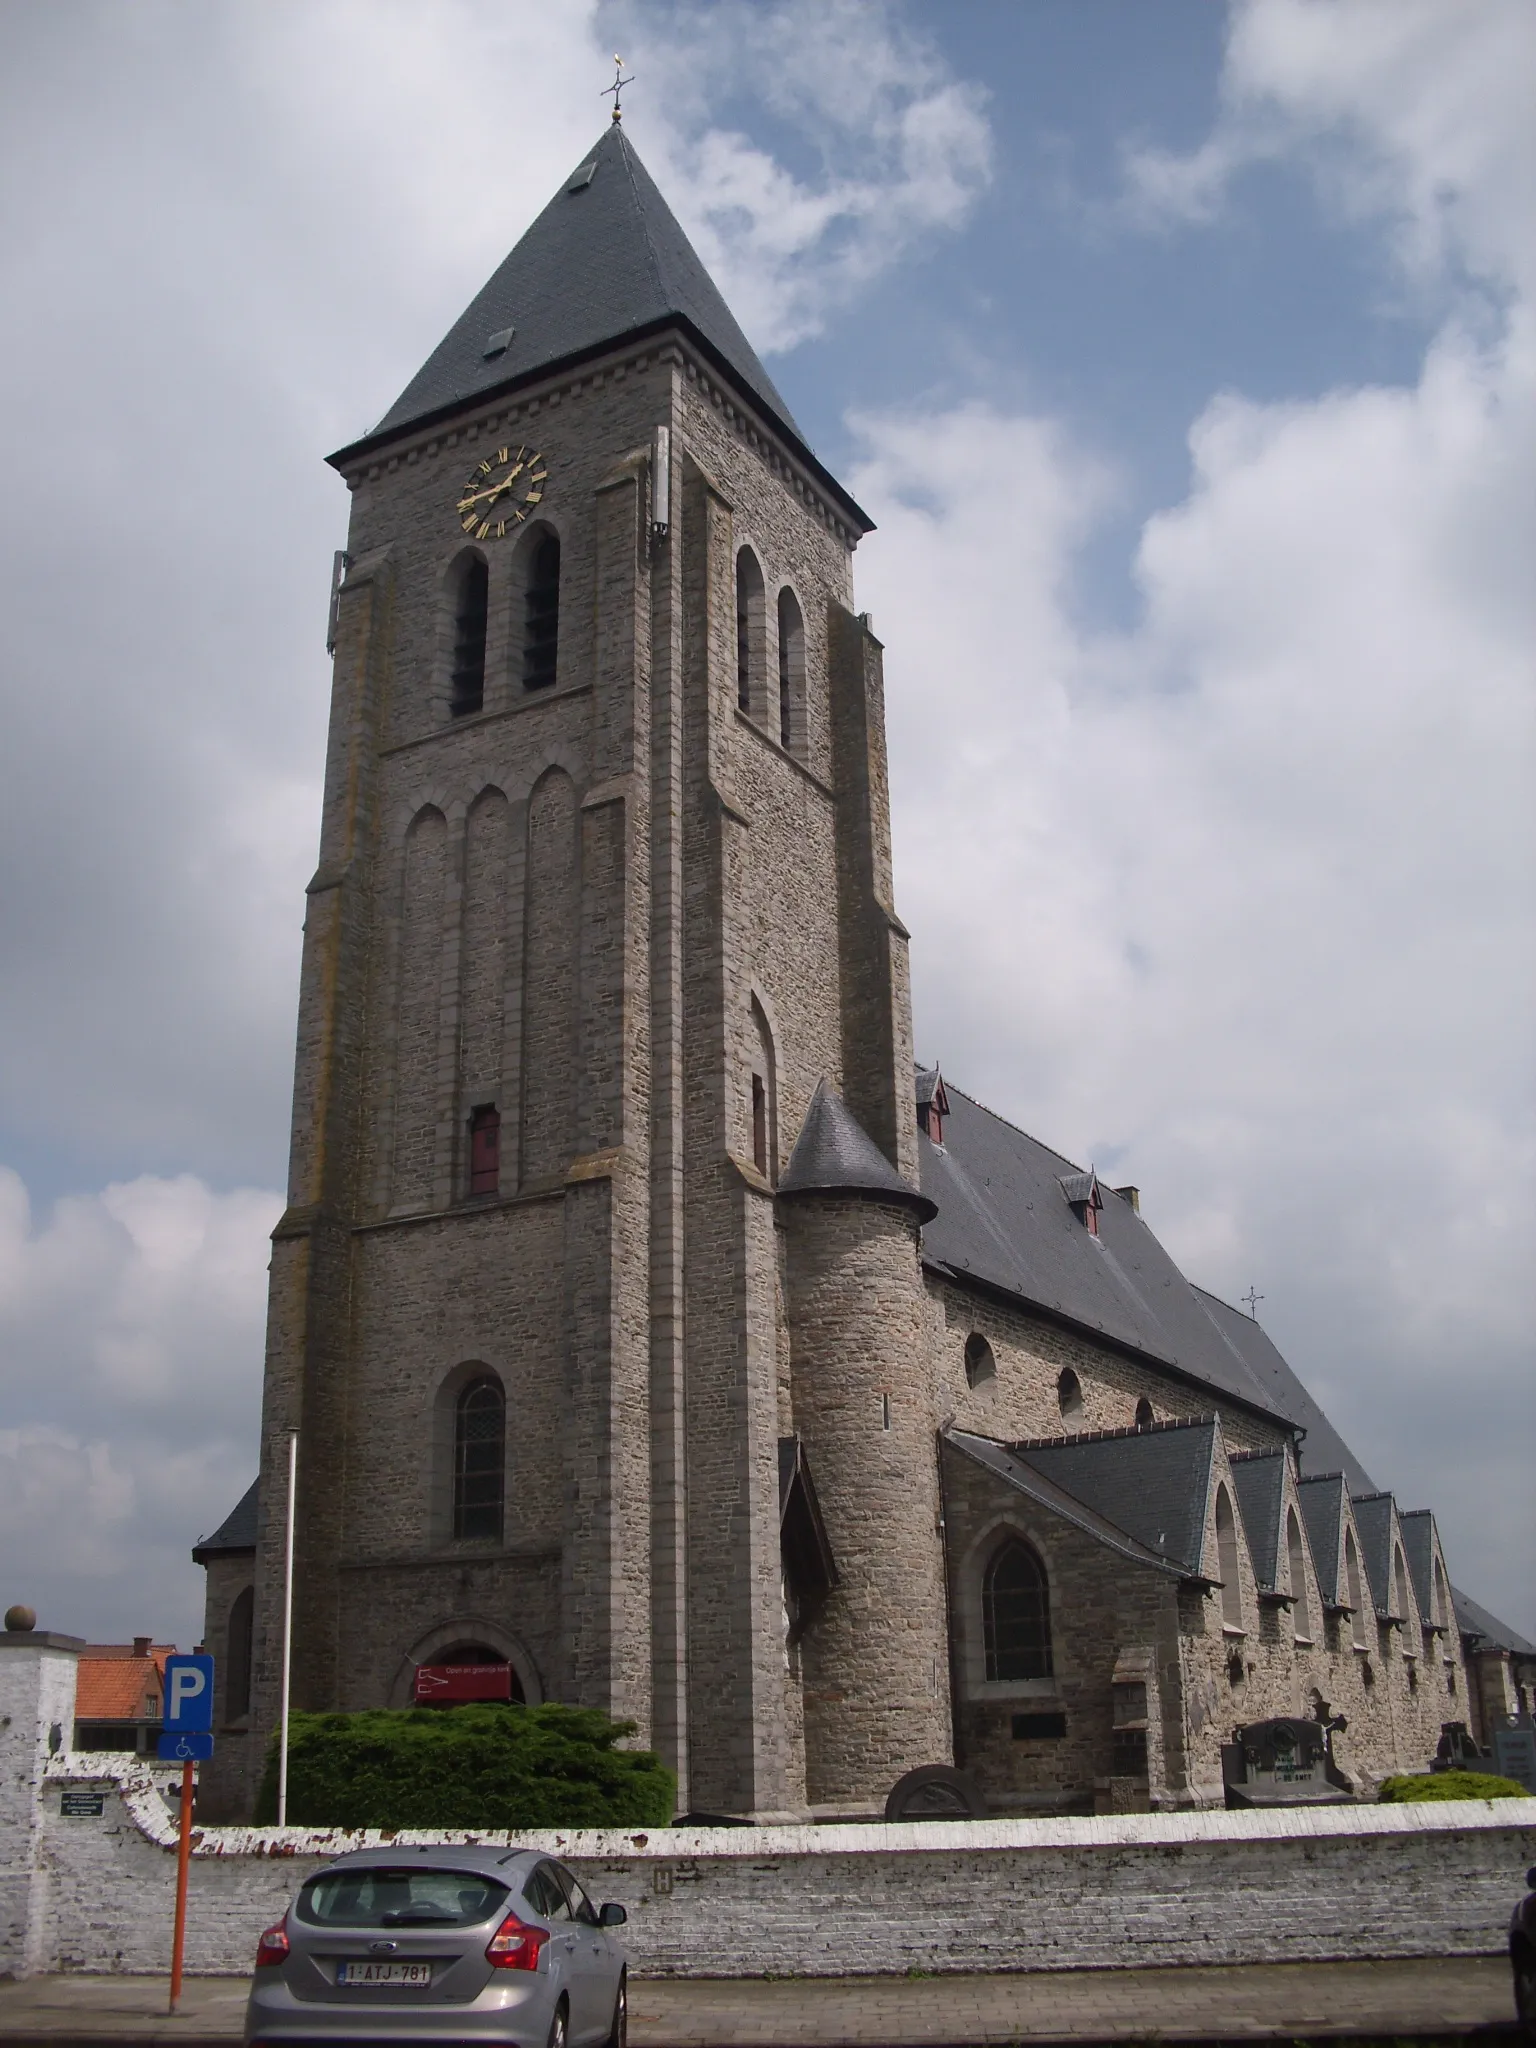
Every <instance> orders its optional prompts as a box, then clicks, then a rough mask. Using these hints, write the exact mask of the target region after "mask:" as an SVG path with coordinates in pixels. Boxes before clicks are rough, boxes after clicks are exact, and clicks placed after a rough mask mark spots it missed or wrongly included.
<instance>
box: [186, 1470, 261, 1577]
mask: <svg viewBox="0 0 1536 2048" xmlns="http://www.w3.org/2000/svg"><path fill="white" fill-rule="evenodd" d="M260 1497H261V1481H260V1480H259V1479H253V1480H252V1481H251V1483H250V1485H249V1486H248V1487H247V1488H246V1489H245V1492H244V1493H242V1494H241V1496H240V1498H239V1500H238V1501H236V1503H235V1505H234V1506H233V1507H232V1508H231V1509H230V1511H229V1513H228V1514H227V1515H226V1516H225V1517H224V1519H223V1521H222V1522H220V1524H219V1526H218V1528H217V1529H215V1530H214V1532H213V1534H212V1535H211V1536H205V1537H204V1538H203V1540H202V1541H201V1542H200V1543H199V1544H198V1546H197V1548H196V1549H195V1550H194V1551H193V1553H192V1561H193V1563H194V1564H206V1563H207V1561H208V1559H209V1558H210V1557H217V1556H219V1555H220V1554H221V1553H223V1552H226V1551H231V1550H254V1549H255V1548H256V1509H257V1505H258V1503H259V1500H260Z"/></svg>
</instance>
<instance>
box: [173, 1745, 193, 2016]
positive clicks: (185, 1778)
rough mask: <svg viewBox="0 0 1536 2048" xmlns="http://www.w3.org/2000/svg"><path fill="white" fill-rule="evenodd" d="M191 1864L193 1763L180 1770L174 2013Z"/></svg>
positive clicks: (190, 1762)
mask: <svg viewBox="0 0 1536 2048" xmlns="http://www.w3.org/2000/svg"><path fill="white" fill-rule="evenodd" d="M191 1863H192V1759H191V1758H190V1757H188V1758H187V1760H186V1762H185V1763H184V1764H183V1765H182V1767H181V1839H180V1841H179V1842H178V1843H177V1844H176V1931H175V1933H174V1934H173V1935H172V1936H171V2011H172V2012H174V2011H175V2010H176V2008H177V2006H178V2005H179V2004H180V2002H181V1960H182V1955H183V1952H184V1951H185V1949H186V1945H187V1873H188V1870H189V1869H190V1868H191Z"/></svg>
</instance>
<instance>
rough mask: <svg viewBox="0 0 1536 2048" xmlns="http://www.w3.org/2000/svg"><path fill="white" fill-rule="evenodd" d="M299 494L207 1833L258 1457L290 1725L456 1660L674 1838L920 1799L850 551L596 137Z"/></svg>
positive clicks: (931, 1515) (917, 1535)
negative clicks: (260, 1273)
mask: <svg viewBox="0 0 1536 2048" xmlns="http://www.w3.org/2000/svg"><path fill="white" fill-rule="evenodd" d="M331 460H332V462H333V464H334V466H335V467H336V469H337V470H338V471H339V472H340V473H341V474H342V475H343V476H344V477H345V479H346V481H347V485H348V488H349V490H350V492H351V494H352V511H351V525H350V531H349V536H348V542H347V549H346V554H345V557H344V560H343V561H342V562H341V563H340V564H339V565H338V582H337V588H336V592H335V598H334V605H333V620H332V639H333V642H334V655H335V670H334V684H333V697H332V709H331V723H330V738H329V753H328V762H327V770H326V780H325V796H324V815H323V824H322V832H321V848H320V861H319V866H318V869H317V872H316V874H315V876H314V879H313V881H312V882H311V883H310V885H309V890H308V910H307V918H306V925H305V944H304V962H303V980H302V992H301V999H300V1015H299V1032H298V1054H297V1067H296V1077H295V1089H294V1120H293V1134H292V1164H291V1178H290V1186H289V1205H288V1208H287V1211H286V1213H285V1214H284V1216H283V1218H282V1220H281V1222H280V1223H279V1225H278V1227H277V1229H276V1231H275V1233H274V1243H273V1260H272V1279H271V1302H270V1319H269V1333H268V1352H267V1366H266V1394H265V1406H264V1413H263V1438H262V1471H261V1479H260V1493H259V1500H260V1511H259V1516H258V1518H257V1522H256V1526H255V1529H254V1531H253V1534H252V1538H251V1540H252V1541H253V1542H254V1545H255V1557H254V1577H255V1596H254V1606H255V1612H254V1627H253V1636H252V1662H251V1671H250V1679H249V1685H250V1710H249V1717H248V1723H247V1733H246V1734H245V1735H243V1736H231V1737H229V1738H226V1739H225V1740H224V1741H223V1742H221V1746H220V1753H219V1761H218V1764H217V1765H216V1767H215V1768H216V1771H217V1773H218V1776H217V1778H215V1780H214V1782H213V1783H212V1784H211V1785H210V1787H209V1791H210V1793H211V1794H212V1795H213V1799H214V1802H216V1803H220V1804H222V1805H223V1806H224V1808H225V1810H228V1811H234V1810H237V1809H238V1808H239V1807H240V1806H241V1805H242V1804H243V1803H244V1802H245V1801H247V1800H248V1798H249V1795H250V1791H251V1788H252V1786H253V1784H254V1779H255V1775H256V1773H257V1771H258V1770H259V1750H260V1749H261V1748H264V1746H265V1742H266V1739H267V1736H268V1734H269V1733H270V1730H271V1729H272V1727H273V1725H274V1721H275V1718H276V1713H277V1703H278V1679H279V1649H280V1640H281V1606H282V1600H281V1594H282V1576H283V1574H282V1557H283V1537H284V1523H285V1512H286V1489H287V1444H288V1438H289V1434H290V1432H295V1431H296V1432H297V1433H298V1437H299V1464H298V1471H299V1478H298V1486H297V1491H296V1531H297V1535H296V1570H295V1603H294V1615H293V1702H294V1705H295V1706H296V1707H299V1708H308V1709H323V1708H339V1709H356V1708H363V1707H369V1706H381V1705H404V1704H407V1703H408V1701H409V1699H410V1697H411V1681H412V1676H413V1673H414V1670H415V1668H416V1667H417V1666H418V1665H420V1664H422V1663H434V1662H445V1661H454V1660H456V1659H465V1658H468V1659H471V1660H474V1659H485V1658H495V1659H505V1660H506V1661H507V1662H508V1663H509V1664H510V1666H511V1668H512V1673H513V1685H514V1691H515V1693H520V1694H521V1696H522V1697H523V1698H525V1699H527V1700H530V1701H531V1700H537V1699H541V1698H548V1699H558V1700H564V1701H569V1702H573V1703H579V1704H584V1705H590V1706H594V1707H600V1708H602V1709H604V1710H606V1711H607V1712H609V1713H611V1714H613V1715H616V1716H619V1717H623V1718H626V1719H630V1720H633V1721H634V1722H635V1723H636V1724H637V1726H638V1730H639V1738H640V1739H641V1740H642V1741H644V1742H646V1743H649V1744H651V1745H652V1746H654V1747H655V1748H656V1749H658V1750H659V1751H660V1752H661V1754H662V1756H663V1758H664V1759H665V1760H666V1761H667V1762H668V1763H669V1764H671V1765H672V1766H673V1767H674V1768H675V1769H676V1770H677V1771H678V1774H679V1781H680V1790H679V1797H680V1802H681V1804H682V1806H684V1807H687V1808H692V1809H694V1810H713V1811H722V1812H729V1813H742V1814H744V1813H758V1814H768V1813H782V1814H790V1813H798V1812H803V1811H804V1810H805V1808H806V1805H807V1803H808V1801H809V1800H816V1801H818V1802H821V1803H824V1804H828V1805H832V1806H835V1805H836V1804H837V1802H838V1801H839V1800H844V1801H851V1802H857V1801H860V1800H863V1801H865V1802H867V1801H868V1800H869V1799H870V1798H871V1797H874V1796H876V1795H877V1794H883V1789H884V1788H885V1787H887V1786H888V1785H889V1784H890V1783H891V1782H892V1780H893V1779H894V1778H895V1777H896V1776H897V1775H898V1774H899V1772H900V1771H901V1770H902V1769H903V1768H905V1767H906V1766H908V1765H911V1764H916V1763H926V1762H934V1761H942V1760H944V1759H945V1758H947V1757H948V1755H949V1754H950V1740H949V1718H948V1716H949V1707H948V1690H947V1683H946V1680H945V1677H944V1670H945V1668H946V1664H945V1660H946V1655H947V1653H946V1649H945V1638H944V1620H943V1595H942V1572H941V1565H940V1562H939V1553H938V1546H937V1544H936V1543H935V1541H934V1531H935V1528H936V1527H937V1522H938V1506H937V1497H936V1486H937V1478H936V1470H935V1465H936V1461H935V1458H934V1452H933V1444H934V1438H933V1417H932V1415H931V1414H930V1413H929V1410H928V1407H927V1405H926V1397H925V1396H924V1395H923V1393H922V1390H921V1389H920V1388H919V1387H918V1386H917V1385H916V1384H915V1382H914V1383H913V1384H912V1385H909V1384H908V1382H909V1381H913V1378H914V1375H916V1374H918V1372H919V1367H918V1360H919V1358H920V1355H921V1351H922V1341H921V1329H922V1313H923V1310H922V1299H923V1297H922V1285H921V1280H920V1274H919V1267H918V1253H917V1227H918V1223H919V1221H920V1219H921V1217H922V1215H923V1214H924V1213H925V1210H931V1205H925V1204H924V1203H923V1200H922V1197H921V1196H919V1195H918V1194H917V1193H916V1192H915V1188H914V1185H913V1184H914V1181H915V1178H916V1155H917V1134H916V1122H915V1108H914V1094H913V1078H912V1077H913V1062H912V1045H911V1026H910V1016H909V1004H908V989H907V962H906V934H905V932H904V930H903V928H902V926H901V924H900V923H899V921H898V920H897V918H896V915H895V910H894V905H893V902H892V894H891V874H890V843H889V820H888V803H887V790H886V762H885V737H884V720H883V707H882V694H881V691H882V685H881V670H880V648H879V644H878V642H877V641H875V640H874V638H873V637H872V635H871V633H870V631H869V628H868V623H867V621H866V620H864V619H862V618H860V617H858V616H856V615H855V613H854V611H853V599H852V574H851V564H852V554H853V549H854V547H855V545H856V544H857V542H858V540H859V538H860V536H861V535H862V534H863V533H865V532H866V531H868V530H869V521H868V520H867V519H866V518H865V516H864V515H863V513H862V512H861V511H860V510H859V507H858V506H857V505H856V504H855V503H854V502H853V501H852V499H851V498H850V497H849V496H848V494H847V493H846V491H844V490H843V489H842V488H841V487H840V485H839V484H838V483H837V482H836V480H835V479H834V478H833V477H832V476H830V475H829V474H828V472H827V471H826V470H825V469H824V468H823V467H822V465H821V464H820V463H819V462H818V461H817V460H816V458H815V456H814V455H813V454H812V453H811V451H810V450H809V448H808V447H807V446H806V444H805V441H804V439H803V437H802V436H801V434H800V432H799V430H798V429H797V427H796V426H795V423H794V420H793V419H792V418H791V416H790V414H789V411H788V408H787V407H786V406H785V403H784V401H783V399H782V398H781V397H780V395H779V393H778V392H777V391H776V390H775V388H774V386H773V384H772V383H771V381H770V380H769V378H768V376H767V374H766V372H765V371H764V370H763V368H762V366H761V364H760V363H759V362H758V360H757V358H756V356H755V355H754V354H753V352H752V350H751V348H750V346H749V345H748V343H747V341H746V339H745V337H744V336H743V334H742V333H741V331H740V329H739V328H738V326H737V325H736V322H735V320H734V319H733V318H732V316H731V314H730V312H729V311H728V309H727V308H726V306H725V304H724V302H723V300H722V299H721V297H720V295H719V293H718V292H717V290H716V289H715V287H714V285H713V283H712V282H711V280H710V279H709V277H708V275H707V274H706V272H705V270H704V268H703V266H702V264H701V263H700V262H699V260H698V258H697V256H696V255H695V253H694V251H693V250H692V248H691V247H690V246H689V244H688V241H687V239H686V237H685V236H684V234H683V233H682V230H681V229H680V227H679V226H678V224H677V222H676V221H675V219H674V218H673V216H672V214H671V213H670V211H669V210H668V208H667V206H666V204H665V202H664V200H663V199H662V197H661V195H660V193H659V192H658V191H657V189H656V187H655V185H654V184H653V183H652V181H651V179H650V178H649V176H648V175H647V173H646V171H645V169H644V167H643V165H642V164H641V162H640V160H639V158H638V156H637V155H636V153H635V151H634V149H633V148H632V146H631V145H630V143H629V141H628V139H627V138H626V136H625V135H624V133H623V130H622V128H621V127H619V126H618V125H617V122H616V121H615V124H614V125H613V126H611V127H610V128H609V129H608V130H607V131H606V133H605V134H604V135H603V137H602V139H601V140H600V142H599V143H598V144H597V146H596V147H595V148H594V149H593V151H592V152H591V154H590V155H589V156H588V157H587V158H586V159H585V160H584V161H583V162H582V163H581V164H580V165H579V166H578V167H577V168H576V169H575V171H574V172H573V174H572V175H571V176H570V177H569V178H568V179H567V180H566V181H565V183H564V184H563V185H562V186H561V188H560V190H559V191H558V192H557V193H556V195H555V197H554V198H553V199H552V200H551V202H550V204H549V205H548V206H547V207H546V208H545V210H544V212H543V213H542V214H541V215H540V216H539V218H538V219H537V220H536V221H535V222H534V224H533V226H532V227H531V228H530V229H529V230H528V232H527V234H526V235H525V236H524V237H523V239H522V240H521V241H520V242H519V243H518V245H517V247H516V248H515V249H514V250H513V252H512V254H511V255H510V256H509V257H508V258H507V260H506V261H505V263H504V264H503V265H502V266H501V268H500V269H499V270H498V271H497V272H496V274H495V275H494V276H493V277H492V278H491V280H490V282H489V283H488V284H487V285H486V286H485V288H484V290H483V291H482V292H481V293H480V294H479V296H478V297H477V298H476V299H475V300H474V302H473V303H472V304H471V306H470V307H469V309H468V311H467V312H466V313H465V314H464V315H463V317H462V318H461V319H460V320H459V321H458V322H457V324H456V325H455V326H454V327H453V329H452V330H451V332H450V333H449V334H448V336H447V337H446V339H445V340H444V341H443V342H442V344H441V346H440V347H439V348H438V349H437V350H436V351H435V352H434V353H433V355H432V356H431V357H430V358H429V360H428V361H427V362H426V364H425V365H424V366H423V368H422V369H421V371H420V372H419V373H418V374H417V376H416V377H415V378H413V379H412V381H411V383H410V384H409V385H408V386H407V388H406V390H405V392H404V393H403V394H402V396H401V397H400V399H399V400H398V401H397V402H396V404H395V405H394V406H393V407H392V408H391V409H390V411H389V412H388V413H387V415H386V416H385V418H384V419H383V420H382V421H381V423H380V424H379V425H378V426H377V427H376V428H375V429H374V430H373V431H372V432H371V433H369V434H367V435H366V436H364V437H363V438H362V439H361V440H359V441H357V442H355V443H354V444H353V445H351V446H350V447H347V448H344V449H342V450H341V451H340V452H339V453H338V454H336V455H335V456H333V457H332V458H331ZM818 1091H820V1092H819V1093H818ZM813 1101H814V1103H815V1105H816V1107H815V1109H814V1113H813ZM808 1119H809V1121H808ZM792 1154H793V1162H792V1160H791V1155H792ZM781 1182H783V1183H784V1186H783V1192H782V1193H781V1192H779V1188H780V1183H781ZM882 1445H883V1446H885V1447H888V1455H887V1456H886V1458H885V1460H884V1464H890V1465H891V1475H892V1478H893V1485H892V1489H891V1493H890V1495H888V1497H887V1500H886V1503H885V1508H884V1509H883V1510H882V1511H880V1512H876V1511H875V1509H874V1507H873V1506H872V1502H871V1499H870V1498H869V1497H868V1496H867V1487H866V1492H865V1493H864V1494H862V1495H861V1493H860V1487H861V1485H863V1484H865V1482H864V1480H863V1479H861V1471H863V1470H864V1469H865V1468H864V1467H863V1466H861V1460H863V1459H864V1458H865V1452H866V1450H867V1452H868V1459H867V1472H868V1477H869V1481H870V1482H871V1483H875V1484H879V1483H880V1473H881V1472H882V1471H883V1470H884V1464H882V1460H881V1456H880V1452H881V1448H882ZM898 1449H899V1450H900V1452H901V1455H900V1457H899V1458H896V1461H895V1462H894V1463H892V1459H893V1457H895V1454H896V1452H897V1450H898ZM914 1472H915V1473H916V1475H917V1477H916V1479H914V1478H913V1476H912V1475H913V1473H914ZM903 1475H905V1476H903ZM924 1475H929V1476H924ZM818 1483H819V1491H818ZM904 1516H905V1517H907V1518H909V1519H910V1520H911V1522H912V1532H911V1533H912V1536H913V1541H912V1542H911V1544H910V1545H907V1546H905V1547H904V1546H903V1544H902V1542H901V1541H900V1540H896V1539H894V1538H893V1537H892V1530H893V1529H895V1530H897V1533H898V1536H899V1528H898V1525H899V1524H901V1520H902V1517H904ZM215 1576H216V1574H215V1573H214V1572H213V1571H212V1570H211V1571H210V1616H212V1614H213V1610H214V1605H215V1601H214V1597H213V1583H212V1582H213V1580H214V1578H215ZM850 1599H852V1600H854V1601H855V1602H857V1601H859V1600H865V1601H868V1602H873V1603H877V1604H879V1605H880V1606H881V1611H882V1613H886V1614H887V1615H888V1618H889V1619H890V1620H891V1624H892V1626H891V1628H890V1630H889V1631H887V1632H886V1634H885V1636H883V1637H881V1638H880V1641H876V1640H875V1638H874V1637H871V1636H869V1635H868V1634H867V1633H866V1634H863V1635H860V1634H858V1633H857V1631H855V1632H854V1633H850V1628H849V1625H848V1623H847V1618H846V1617H847V1611H849V1610H848V1602H849V1601H850ZM839 1603H842V1611H843V1613H844V1618H843V1619H842V1620H839V1619H838V1615H839V1611H840V1609H839ZM818 1613H820V1614H821V1615H822V1617H823V1621H824V1622H825V1626H822V1624H821V1623H815V1625H813V1619H814V1617H815V1616H816V1615H817V1614H818ZM882 1643H883V1644H885V1646H886V1647H884V1648H882V1647H881V1645H882ZM818 1645H819V1647H818ZM893 1684H894V1685H895V1687H896V1689H897V1690H898V1691H899V1692H901V1693H902V1696H903V1703H902V1706H901V1710H900V1712H893V1708H892V1686H893ZM907 1695H910V1698H908V1697H907ZM237 1706H238V1703H237V1702H232V1701H226V1718H229V1711H228V1710H229V1709H230V1708H231V1707H237ZM235 1719H236V1722H237V1724H238V1714H236V1715H235ZM808 1745H809V1748H810V1750H811V1752H812V1754H811V1755H810V1757H809V1758H808V1756H807V1746H808Z"/></svg>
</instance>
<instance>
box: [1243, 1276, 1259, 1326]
mask: <svg viewBox="0 0 1536 2048" xmlns="http://www.w3.org/2000/svg"><path fill="white" fill-rule="evenodd" d="M1237 1298H1238V1300H1239V1301H1246V1302H1247V1304H1248V1319H1249V1321H1250V1322H1254V1323H1256V1322H1257V1321H1258V1320H1259V1303H1260V1302H1261V1301H1262V1300H1263V1299H1264V1297H1263V1295H1262V1294H1255V1293H1254V1291H1253V1282H1252V1281H1251V1280H1250V1281H1249V1282H1248V1292H1247V1293H1246V1294H1240V1295H1239V1296H1238V1297H1237Z"/></svg>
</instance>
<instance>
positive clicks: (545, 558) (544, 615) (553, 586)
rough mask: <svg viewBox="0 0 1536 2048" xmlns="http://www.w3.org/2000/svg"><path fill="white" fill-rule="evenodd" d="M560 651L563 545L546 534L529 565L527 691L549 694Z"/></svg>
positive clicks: (525, 644) (525, 610) (525, 635)
mask: <svg viewBox="0 0 1536 2048" xmlns="http://www.w3.org/2000/svg"><path fill="white" fill-rule="evenodd" d="M559 647H560V543H559V541H558V540H556V538H555V536H554V535H553V534H552V533H546V534H545V535H544V537H543V539H542V540H540V541H538V542H536V543H535V545H534V550H533V559H532V560H531V561H530V562H529V564H528V589H527V595H526V597H525V599H524V607H523V688H524V689H525V690H547V689H548V688H549V686H550V685H551V683H553V682H554V680H555V661H556V656H557V654H558V653H559Z"/></svg>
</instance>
